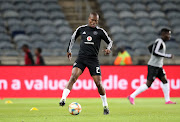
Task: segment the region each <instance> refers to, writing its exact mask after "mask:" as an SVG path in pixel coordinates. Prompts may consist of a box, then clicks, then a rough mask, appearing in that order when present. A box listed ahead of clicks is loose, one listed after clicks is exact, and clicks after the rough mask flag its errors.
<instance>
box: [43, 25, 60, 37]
mask: <svg viewBox="0 0 180 122" xmlns="http://www.w3.org/2000/svg"><path fill="white" fill-rule="evenodd" d="M56 31H57V30H56V28H55V27H54V26H48V25H46V26H44V27H42V29H41V33H42V34H44V35H45V34H51V33H56Z"/></svg>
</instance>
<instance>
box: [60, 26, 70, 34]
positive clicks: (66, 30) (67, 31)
mask: <svg viewBox="0 0 180 122" xmlns="http://www.w3.org/2000/svg"><path fill="white" fill-rule="evenodd" d="M57 32H58V34H63V33H64V34H72V30H71V28H70V27H68V26H61V27H59V28H58V29H57Z"/></svg>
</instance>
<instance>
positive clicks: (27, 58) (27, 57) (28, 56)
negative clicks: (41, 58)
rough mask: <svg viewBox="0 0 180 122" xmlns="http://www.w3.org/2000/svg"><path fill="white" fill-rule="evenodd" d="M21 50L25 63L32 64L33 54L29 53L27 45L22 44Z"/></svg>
mask: <svg viewBox="0 0 180 122" xmlns="http://www.w3.org/2000/svg"><path fill="white" fill-rule="evenodd" d="M22 50H23V51H24V53H25V57H24V62H25V65H34V59H33V56H32V54H31V52H30V50H29V46H28V45H27V44H24V45H23V46H22Z"/></svg>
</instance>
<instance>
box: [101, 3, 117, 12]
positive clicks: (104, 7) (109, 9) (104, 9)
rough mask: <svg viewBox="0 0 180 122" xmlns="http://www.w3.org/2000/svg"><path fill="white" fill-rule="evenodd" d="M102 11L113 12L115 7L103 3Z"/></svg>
mask: <svg viewBox="0 0 180 122" xmlns="http://www.w3.org/2000/svg"><path fill="white" fill-rule="evenodd" d="M100 8H101V10H102V11H113V10H114V9H115V6H114V5H113V4H112V3H109V2H105V3H103V4H102V5H101V7H100Z"/></svg>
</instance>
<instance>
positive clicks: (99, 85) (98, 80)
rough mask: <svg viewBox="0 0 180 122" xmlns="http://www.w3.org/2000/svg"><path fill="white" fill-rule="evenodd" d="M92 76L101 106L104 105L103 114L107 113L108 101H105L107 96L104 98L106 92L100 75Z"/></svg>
mask: <svg viewBox="0 0 180 122" xmlns="http://www.w3.org/2000/svg"><path fill="white" fill-rule="evenodd" d="M92 78H93V79H94V82H95V84H96V86H97V88H98V92H99V94H100V97H101V99H102V103H103V107H104V115H107V114H109V109H108V103H107V98H106V92H105V89H104V87H103V85H102V81H101V75H94V76H92Z"/></svg>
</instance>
